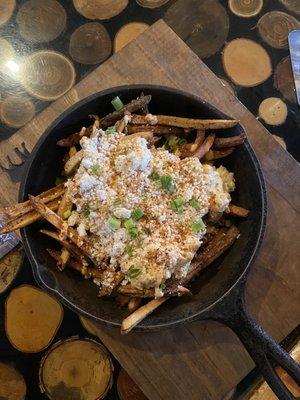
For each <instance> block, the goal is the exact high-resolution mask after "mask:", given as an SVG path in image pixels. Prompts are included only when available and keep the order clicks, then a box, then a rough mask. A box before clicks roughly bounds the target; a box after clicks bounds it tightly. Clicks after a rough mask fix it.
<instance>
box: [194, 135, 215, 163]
mask: <svg viewBox="0 0 300 400" xmlns="http://www.w3.org/2000/svg"><path fill="white" fill-rule="evenodd" d="M214 140H215V134H214V133H212V134H210V135H208V136H207V138H206V139H205V140H204V142H203V143H202V144H201V146H199V147H198V149H197V150H196V151H195V153H194V154H193V155H194V157H198V158H199V159H200V160H201V159H202V158H203V157H204V156H205V155H206V153H208V152H209V150H210V148H211V147H212V145H213V143H214Z"/></svg>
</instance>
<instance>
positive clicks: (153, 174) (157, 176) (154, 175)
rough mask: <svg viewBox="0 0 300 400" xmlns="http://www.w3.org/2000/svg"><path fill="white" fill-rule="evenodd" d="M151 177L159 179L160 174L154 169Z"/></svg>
mask: <svg viewBox="0 0 300 400" xmlns="http://www.w3.org/2000/svg"><path fill="white" fill-rule="evenodd" d="M149 178H150V179H152V180H153V181H159V179H160V176H159V174H158V172H156V171H153V172H152V174H150V176H149Z"/></svg>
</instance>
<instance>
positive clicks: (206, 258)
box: [121, 227, 239, 334]
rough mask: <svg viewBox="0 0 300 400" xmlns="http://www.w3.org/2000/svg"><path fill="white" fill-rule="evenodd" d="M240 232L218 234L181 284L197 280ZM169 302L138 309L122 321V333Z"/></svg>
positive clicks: (166, 298) (197, 258) (231, 229)
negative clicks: (199, 274)
mask: <svg viewBox="0 0 300 400" xmlns="http://www.w3.org/2000/svg"><path fill="white" fill-rule="evenodd" d="M238 236H239V230H238V229H237V228H236V227H232V228H229V229H228V230H227V231H226V232H218V233H217V234H216V235H215V237H214V238H213V239H212V240H211V241H210V242H209V243H208V245H207V246H206V248H205V250H204V251H203V252H202V253H201V254H199V255H198V256H196V259H195V261H194V262H193V263H192V268H191V270H190V271H189V272H188V274H187V276H186V277H185V278H183V279H182V280H181V281H178V283H179V284H186V283H188V282H189V281H190V280H191V279H193V278H195V276H197V274H198V273H199V272H200V271H201V270H202V269H203V268H205V267H207V266H208V265H209V264H211V263H212V262H213V261H214V260H216V259H217V258H218V257H220V255H221V254H223V253H224V252H225V251H226V250H227V249H228V248H229V247H230V246H231V245H232V244H233V243H234V242H235V240H236V239H237V238H238ZM167 300H168V297H161V298H158V299H154V300H151V301H150V302H149V303H147V304H146V305H144V306H142V307H140V308H138V309H137V310H136V311H135V312H133V313H132V314H130V315H129V317H127V318H125V319H124V320H123V321H122V325H121V333H122V334H126V333H128V332H130V331H131V330H132V329H133V328H134V327H135V326H136V325H137V324H138V323H139V322H141V321H142V320H143V319H145V318H146V317H147V316H148V315H149V314H151V313H152V312H153V311H154V310H156V309H157V308H158V307H159V306H160V305H161V304H163V303H164V302H165V301H167Z"/></svg>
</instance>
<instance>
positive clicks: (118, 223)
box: [108, 217, 121, 231]
mask: <svg viewBox="0 0 300 400" xmlns="http://www.w3.org/2000/svg"><path fill="white" fill-rule="evenodd" d="M108 225H109V226H110V227H111V229H113V230H114V231H116V230H117V229H119V228H120V227H121V221H120V220H119V219H117V218H115V217H110V218H109V219H108Z"/></svg>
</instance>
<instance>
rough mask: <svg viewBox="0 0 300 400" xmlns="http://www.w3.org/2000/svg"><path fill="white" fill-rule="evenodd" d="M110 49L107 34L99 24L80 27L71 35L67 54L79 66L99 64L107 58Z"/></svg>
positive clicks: (91, 23) (89, 23)
mask: <svg viewBox="0 0 300 400" xmlns="http://www.w3.org/2000/svg"><path fill="white" fill-rule="evenodd" d="M111 49H112V44H111V40H110V37H109V34H108V32H107V30H106V29H105V27H104V26H103V25H101V24H100V23H99V22H88V23H87V24H84V25H81V26H80V27H79V28H77V29H76V30H75V31H74V32H73V33H72V35H71V39H70V45H69V53H70V55H71V57H72V58H73V60H75V61H77V62H79V63H81V64H99V63H101V62H103V61H104V60H106V59H107V58H108V57H109V55H110V53H111Z"/></svg>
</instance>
